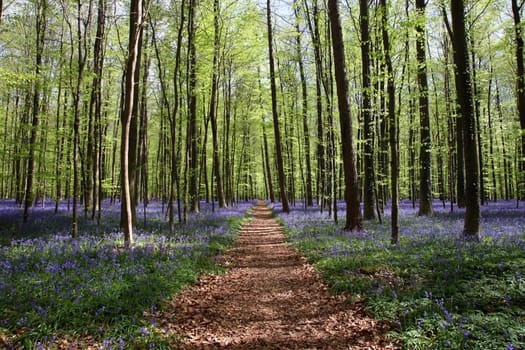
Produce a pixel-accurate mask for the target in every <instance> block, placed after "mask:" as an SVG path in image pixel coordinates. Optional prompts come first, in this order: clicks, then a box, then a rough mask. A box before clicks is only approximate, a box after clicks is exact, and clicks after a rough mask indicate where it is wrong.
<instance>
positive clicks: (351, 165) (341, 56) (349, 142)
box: [328, 0, 362, 230]
mask: <svg viewBox="0 0 525 350" xmlns="http://www.w3.org/2000/svg"><path fill="white" fill-rule="evenodd" d="M328 15H329V17H330V28H331V30H332V50H333V55H334V71H335V81H336V86H337V101H338V107H339V124H340V127H341V140H342V145H343V166H344V168H343V169H344V177H345V201H346V224H345V229H346V230H360V229H361V220H362V216H361V205H360V203H359V189H358V181H357V169H356V160H355V150H354V137H353V132H352V119H351V115H350V104H349V101H348V78H347V76H346V61H345V51H344V43H343V31H342V29H341V19H340V16H339V8H338V6H337V0H329V1H328Z"/></svg>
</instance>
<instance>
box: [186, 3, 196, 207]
mask: <svg viewBox="0 0 525 350" xmlns="http://www.w3.org/2000/svg"><path fill="white" fill-rule="evenodd" d="M196 6H197V0H190V3H189V10H190V12H189V14H188V47H189V48H188V65H189V66H188V74H189V76H188V130H187V137H188V140H187V146H188V151H187V152H188V166H189V169H188V170H189V174H188V179H187V181H188V201H189V203H188V204H189V209H190V211H191V212H193V213H198V212H199V174H198V172H199V160H198V150H197V148H198V144H197V143H198V135H197V91H196V87H197V56H196V45H195V11H196Z"/></svg>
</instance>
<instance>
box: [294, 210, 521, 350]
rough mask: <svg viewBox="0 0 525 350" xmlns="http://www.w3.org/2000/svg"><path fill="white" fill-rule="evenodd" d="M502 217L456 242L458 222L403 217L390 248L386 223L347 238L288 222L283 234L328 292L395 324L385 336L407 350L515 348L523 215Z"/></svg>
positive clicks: (327, 227) (325, 226)
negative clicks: (476, 238)
mask: <svg viewBox="0 0 525 350" xmlns="http://www.w3.org/2000/svg"><path fill="white" fill-rule="evenodd" d="M500 215H501V214H500ZM511 217H512V218H511ZM507 220H509V221H507V222H505V220H501V221H500V220H494V223H491V224H490V225H487V224H485V225H484V226H485V228H486V230H485V237H484V239H483V240H482V242H481V243H479V244H472V243H467V242H464V241H461V240H459V239H458V238H457V233H456V232H455V231H457V224H458V221H457V220H456V218H455V216H454V215H450V216H449V215H446V214H439V215H437V217H434V218H421V217H409V218H406V217H405V220H404V222H403V224H402V230H401V237H402V238H401V242H400V244H399V245H397V246H391V245H390V242H389V239H390V237H389V235H388V232H389V229H388V227H389V225H390V223H389V222H388V221H387V222H385V223H384V224H383V225H380V224H377V223H375V224H371V225H370V227H368V228H367V232H366V233H362V234H357V235H354V234H347V233H345V232H341V231H340V230H338V229H337V227H336V226H334V225H333V224H332V223H330V222H328V221H320V222H318V223H317V224H316V225H310V224H305V223H307V222H310V220H306V219H304V220H297V221H294V219H292V222H293V225H292V226H290V229H289V231H288V237H289V239H290V240H291V241H292V242H293V244H294V245H295V246H296V247H298V248H299V249H300V251H301V252H303V253H304V254H306V255H307V256H308V257H309V259H310V261H312V262H314V263H315V264H316V266H317V268H318V269H319V271H320V272H321V274H322V275H323V277H324V278H325V279H326V280H327V281H328V282H329V283H330V285H331V287H332V290H333V291H334V293H348V296H349V298H350V299H352V300H354V301H364V302H365V304H366V307H367V309H368V311H369V312H371V313H372V314H373V315H374V316H375V317H377V318H379V319H388V320H390V321H392V322H393V323H395V324H397V326H396V327H395V329H394V331H393V333H392V337H393V338H394V339H397V340H400V341H401V342H402V344H403V345H404V347H405V348H407V349H443V348H451V349H458V348H469V349H502V348H506V347H507V346H509V344H512V346H514V349H518V348H522V347H524V346H525V338H524V336H523V335H524V334H525V326H524V325H525V278H524V276H523V271H525V254H524V250H523V247H524V244H525V243H524V242H525V241H524V239H525V236H523V231H522V230H523V226H522V223H523V220H521V219H517V217H516V216H511V215H509V219H507ZM512 220H517V222H516V227H514V228H512V226H510V225H511V223H510V221H512ZM509 348H510V347H509Z"/></svg>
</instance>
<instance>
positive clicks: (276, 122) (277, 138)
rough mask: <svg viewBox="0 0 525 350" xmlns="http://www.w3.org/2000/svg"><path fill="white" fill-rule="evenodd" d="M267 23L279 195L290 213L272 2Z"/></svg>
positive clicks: (268, 10) (284, 209)
mask: <svg viewBox="0 0 525 350" xmlns="http://www.w3.org/2000/svg"><path fill="white" fill-rule="evenodd" d="M266 21H267V26H268V57H269V61H270V87H271V93H272V117H273V130H274V134H275V152H276V156H277V170H278V175H279V193H280V196H281V203H282V205H283V212H284V213H289V212H290V207H289V205H288V197H287V194H286V177H285V174H284V163H283V155H282V146H281V131H280V129H279V112H278V111H277V88H276V85H275V63H274V57H273V31H272V11H271V6H270V0H267V2H266Z"/></svg>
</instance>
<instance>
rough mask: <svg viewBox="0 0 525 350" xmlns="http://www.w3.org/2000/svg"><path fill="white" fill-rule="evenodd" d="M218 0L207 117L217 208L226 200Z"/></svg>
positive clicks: (217, 3)
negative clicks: (221, 148)
mask: <svg viewBox="0 0 525 350" xmlns="http://www.w3.org/2000/svg"><path fill="white" fill-rule="evenodd" d="M219 10H220V4H219V0H214V1H213V13H214V16H213V24H214V28H215V34H214V41H213V47H214V50H213V68H212V77H211V98H210V110H209V111H208V113H209V119H210V121H211V133H212V138H213V169H214V171H213V173H214V175H215V181H216V182H217V183H216V189H217V201H218V202H219V208H225V207H226V200H225V198H224V191H223V187H222V172H221V162H220V154H219V137H218V135H217V89H218V85H219V74H218V73H219V54H220V33H219V30H220V28H219Z"/></svg>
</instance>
